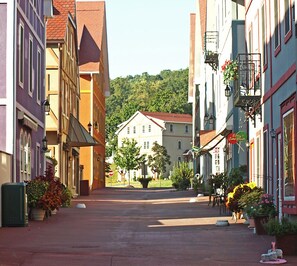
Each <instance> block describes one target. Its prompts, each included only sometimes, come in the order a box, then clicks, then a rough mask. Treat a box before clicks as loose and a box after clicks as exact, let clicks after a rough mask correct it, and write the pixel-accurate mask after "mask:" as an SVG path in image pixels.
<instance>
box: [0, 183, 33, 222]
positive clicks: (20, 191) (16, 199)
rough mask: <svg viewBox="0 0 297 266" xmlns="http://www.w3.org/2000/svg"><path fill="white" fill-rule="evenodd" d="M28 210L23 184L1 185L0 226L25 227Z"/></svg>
mask: <svg viewBox="0 0 297 266" xmlns="http://www.w3.org/2000/svg"><path fill="white" fill-rule="evenodd" d="M27 225H28V209H27V194H26V184H25V183H23V182H22V183H5V184H3V185H2V226H3V227H5V226H7V227H8V226H27Z"/></svg>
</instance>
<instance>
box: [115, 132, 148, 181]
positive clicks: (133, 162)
mask: <svg viewBox="0 0 297 266" xmlns="http://www.w3.org/2000/svg"><path fill="white" fill-rule="evenodd" d="M144 157H145V156H144V155H140V147H138V146H137V142H136V140H135V139H131V140H130V139H128V138H125V139H123V143H122V146H121V147H119V148H118V149H117V150H116V153H115V156H114V162H115V163H116V165H117V166H119V167H120V168H122V169H123V170H125V172H126V171H127V172H128V178H129V185H130V170H136V169H139V165H140V164H141V163H142V162H143V161H144Z"/></svg>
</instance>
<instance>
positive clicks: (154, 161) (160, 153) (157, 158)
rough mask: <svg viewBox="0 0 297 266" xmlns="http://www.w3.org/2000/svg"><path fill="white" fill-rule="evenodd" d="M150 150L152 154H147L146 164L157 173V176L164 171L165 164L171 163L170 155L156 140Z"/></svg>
mask: <svg viewBox="0 0 297 266" xmlns="http://www.w3.org/2000/svg"><path fill="white" fill-rule="evenodd" d="M152 151H153V152H154V154H153V155H149V156H148V165H149V166H150V168H151V169H152V170H153V171H154V172H156V173H157V177H158V178H159V176H160V174H161V173H165V172H166V165H167V164H169V165H170V164H171V161H170V156H169V155H168V153H167V150H166V148H165V147H164V146H162V145H160V144H158V143H157V142H156V141H155V142H154V143H153V146H152Z"/></svg>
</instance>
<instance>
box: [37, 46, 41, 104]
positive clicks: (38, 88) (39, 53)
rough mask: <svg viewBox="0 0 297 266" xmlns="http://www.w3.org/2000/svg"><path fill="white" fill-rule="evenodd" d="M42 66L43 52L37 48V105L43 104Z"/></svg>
mask: <svg viewBox="0 0 297 266" xmlns="http://www.w3.org/2000/svg"><path fill="white" fill-rule="evenodd" d="M41 66H42V60H41V50H40V47H39V46H38V47H37V62H36V94H37V95H36V97H37V103H39V104H40V103H41V87H42V82H41V76H42V74H41V73H42V71H41Z"/></svg>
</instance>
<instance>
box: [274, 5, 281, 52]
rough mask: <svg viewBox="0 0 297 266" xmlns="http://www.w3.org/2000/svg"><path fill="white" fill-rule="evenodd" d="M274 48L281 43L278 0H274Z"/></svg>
mask: <svg viewBox="0 0 297 266" xmlns="http://www.w3.org/2000/svg"><path fill="white" fill-rule="evenodd" d="M273 7H274V49H276V48H277V47H278V46H279V45H280V40H279V39H280V37H279V8H278V0H274V5H273Z"/></svg>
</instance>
